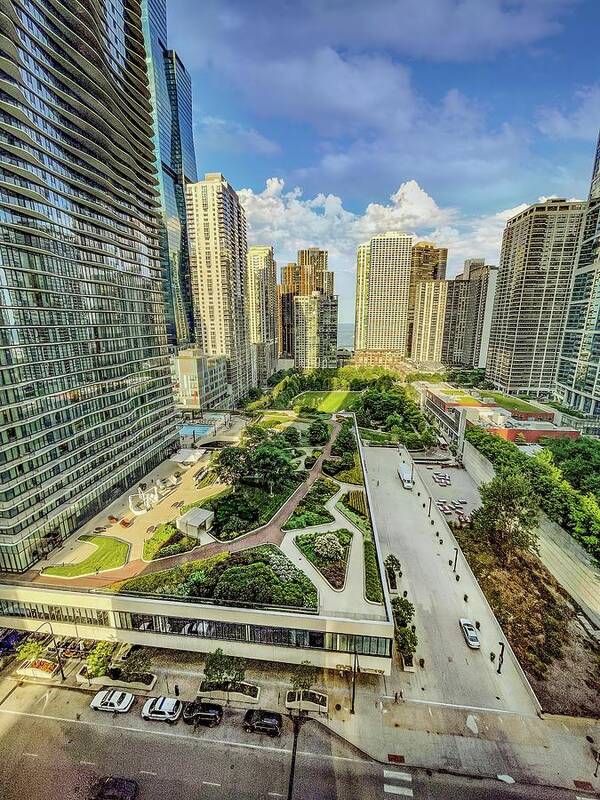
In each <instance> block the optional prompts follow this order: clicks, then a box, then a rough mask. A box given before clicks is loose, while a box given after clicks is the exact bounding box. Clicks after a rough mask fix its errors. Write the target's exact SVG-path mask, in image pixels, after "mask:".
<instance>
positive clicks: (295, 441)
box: [282, 425, 300, 447]
mask: <svg viewBox="0 0 600 800" xmlns="http://www.w3.org/2000/svg"><path fill="white" fill-rule="evenodd" d="M282 437H283V438H284V439H285V441H286V442H287V443H288V444H289V445H290V446H291V447H298V445H299V444H300V431H299V430H298V428H294V426H293V425H290V426H289V427H287V428H286V429H285V430H284V431H283V433H282Z"/></svg>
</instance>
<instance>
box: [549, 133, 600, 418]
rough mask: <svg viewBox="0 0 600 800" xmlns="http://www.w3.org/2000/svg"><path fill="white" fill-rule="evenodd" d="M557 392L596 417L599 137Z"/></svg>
mask: <svg viewBox="0 0 600 800" xmlns="http://www.w3.org/2000/svg"><path fill="white" fill-rule="evenodd" d="M557 395H558V397H559V398H560V400H561V401H562V402H563V403H564V404H565V405H566V406H568V407H569V408H572V409H574V410H575V411H577V412H579V413H580V414H581V413H583V414H585V415H586V416H588V415H589V416H594V417H600V138H599V139H598V145H597V148H596V158H595V161H594V169H593V174H592V182H591V187H590V195H589V202H588V206H587V210H586V214H585V219H584V222H583V233H582V240H581V247H580V250H579V254H578V258H577V266H576V268H575V273H574V276H573V285H572V288H571V296H570V302H569V308H568V313H567V319H566V326H565V334H564V338H563V343H562V351H561V356H560V363H559V367H558V386H557Z"/></svg>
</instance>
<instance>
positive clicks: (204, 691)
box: [198, 680, 260, 703]
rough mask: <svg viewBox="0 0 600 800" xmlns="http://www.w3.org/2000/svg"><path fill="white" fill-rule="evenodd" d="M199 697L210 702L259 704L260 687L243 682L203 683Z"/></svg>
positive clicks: (199, 690)
mask: <svg viewBox="0 0 600 800" xmlns="http://www.w3.org/2000/svg"><path fill="white" fill-rule="evenodd" d="M198 697H202V698H208V699H210V700H225V701H227V700H237V701H238V702H240V703H258V701H259V700H260V687H259V686H256V685H255V684H254V683H245V682H243V681H221V682H216V681H212V682H211V681H206V680H205V681H202V683H201V684H200V688H199V689H198Z"/></svg>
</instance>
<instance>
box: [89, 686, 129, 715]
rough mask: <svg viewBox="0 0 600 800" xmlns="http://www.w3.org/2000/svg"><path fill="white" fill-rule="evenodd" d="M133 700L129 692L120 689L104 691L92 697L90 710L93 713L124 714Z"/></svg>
mask: <svg viewBox="0 0 600 800" xmlns="http://www.w3.org/2000/svg"><path fill="white" fill-rule="evenodd" d="M134 700H135V697H134V695H132V694H130V692H123V691H121V690H120V689H104V690H103V691H102V692H98V694H97V695H95V696H94V699H93V700H92V702H91V703H90V708H93V709H94V711H112V713H113V714H126V713H127V712H128V711H129V709H130V708H131V706H132V705H133V701H134Z"/></svg>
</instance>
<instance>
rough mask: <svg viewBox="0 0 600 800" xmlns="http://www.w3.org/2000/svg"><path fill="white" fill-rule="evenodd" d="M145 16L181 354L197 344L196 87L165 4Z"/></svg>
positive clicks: (153, 4)
mask: <svg viewBox="0 0 600 800" xmlns="http://www.w3.org/2000/svg"><path fill="white" fill-rule="evenodd" d="M142 11H143V29H144V37H145V40H146V52H147V60H148V75H149V78H150V92H151V95H152V104H153V109H154V114H153V118H154V142H155V150H156V158H157V164H156V166H157V171H158V179H159V184H160V199H161V211H162V214H161V223H160V232H159V235H160V261H161V270H162V277H163V289H164V294H165V313H166V321H167V341H168V344H169V346H170V347H171V348H175V347H177V348H182V347H186V346H189V344H190V343H192V342H193V341H194V340H195V336H194V314H193V301H192V290H191V282H190V266H189V254H188V244H187V229H186V216H185V215H186V211H185V187H186V184H187V183H189V182H195V181H196V180H197V174H196V156H195V153H194V136H193V127H192V84H191V81H190V76H189V75H188V73H187V72H186V69H185V67H184V66H183V64H182V63H181V60H180V59H179V57H178V55H177V53H175V51H173V50H169V49H168V48H167V9H166V0H142Z"/></svg>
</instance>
